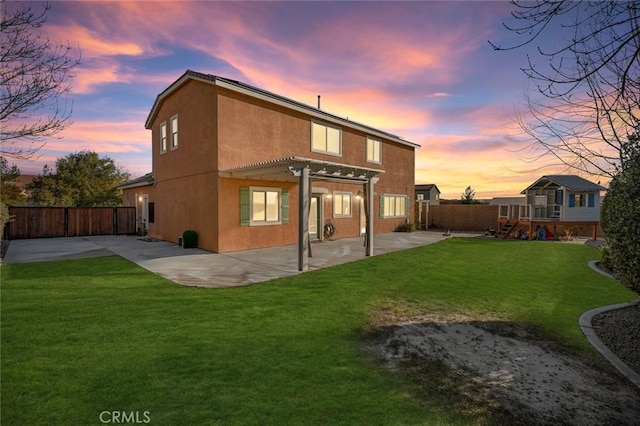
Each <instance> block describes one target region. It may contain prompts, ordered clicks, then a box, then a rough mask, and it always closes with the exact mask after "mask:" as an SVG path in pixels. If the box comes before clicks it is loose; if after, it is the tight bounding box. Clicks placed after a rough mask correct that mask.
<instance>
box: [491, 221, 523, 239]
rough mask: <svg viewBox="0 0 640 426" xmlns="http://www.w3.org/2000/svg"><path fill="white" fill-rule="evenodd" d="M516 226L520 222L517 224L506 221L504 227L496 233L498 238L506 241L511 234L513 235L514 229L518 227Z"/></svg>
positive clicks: (516, 222)
mask: <svg viewBox="0 0 640 426" xmlns="http://www.w3.org/2000/svg"><path fill="white" fill-rule="evenodd" d="M516 225H518V221H517V220H516V221H515V222H511V221H506V222H505V223H504V224H503V225H502V227H501V228H500V230H499V231H498V232H497V233H496V238H500V239H501V240H504V239H506V238H507V237H508V236H509V234H510V233H511V231H512V230H513V228H515V227H516Z"/></svg>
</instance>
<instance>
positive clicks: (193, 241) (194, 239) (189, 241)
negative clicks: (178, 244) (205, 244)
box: [182, 229, 198, 248]
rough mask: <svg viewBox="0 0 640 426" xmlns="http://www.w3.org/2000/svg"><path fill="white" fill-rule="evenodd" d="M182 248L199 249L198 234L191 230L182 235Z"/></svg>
mask: <svg viewBox="0 0 640 426" xmlns="http://www.w3.org/2000/svg"><path fill="white" fill-rule="evenodd" d="M182 247H184V248H197V247H198V233H197V232H196V231H193V230H191V229H188V230H186V231H184V232H183V233H182Z"/></svg>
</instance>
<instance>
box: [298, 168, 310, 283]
mask: <svg viewBox="0 0 640 426" xmlns="http://www.w3.org/2000/svg"><path fill="white" fill-rule="evenodd" d="M298 176H299V183H298V271H307V270H308V269H309V205H310V190H311V188H310V187H311V185H310V184H309V167H302V168H301V169H300V171H299V174H298Z"/></svg>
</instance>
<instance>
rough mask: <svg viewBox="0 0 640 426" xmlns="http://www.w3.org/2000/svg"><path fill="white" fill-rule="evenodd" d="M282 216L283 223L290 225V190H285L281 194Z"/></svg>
mask: <svg viewBox="0 0 640 426" xmlns="http://www.w3.org/2000/svg"><path fill="white" fill-rule="evenodd" d="M280 197H281V198H280V212H281V213H280V214H281V215H282V217H281V218H282V220H281V222H282V223H289V190H288V189H283V190H282V191H281V192H280Z"/></svg>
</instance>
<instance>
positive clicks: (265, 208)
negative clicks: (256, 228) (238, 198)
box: [249, 187, 281, 225]
mask: <svg viewBox="0 0 640 426" xmlns="http://www.w3.org/2000/svg"><path fill="white" fill-rule="evenodd" d="M249 191H250V194H251V196H250V199H251V213H250V217H251V225H276V224H280V223H281V216H280V193H281V190H280V188H258V187H250V188H249Z"/></svg>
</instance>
